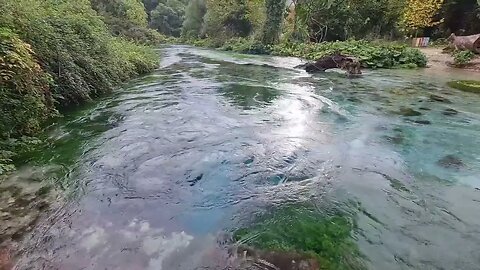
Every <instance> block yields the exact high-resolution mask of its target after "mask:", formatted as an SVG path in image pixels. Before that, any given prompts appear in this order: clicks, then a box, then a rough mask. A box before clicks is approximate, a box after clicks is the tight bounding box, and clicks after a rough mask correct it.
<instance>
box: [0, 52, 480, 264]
mask: <svg viewBox="0 0 480 270" xmlns="http://www.w3.org/2000/svg"><path fill="white" fill-rule="evenodd" d="M161 54H162V57H161V68H160V69H159V70H157V71H156V72H154V73H153V74H151V75H149V76H146V77H144V78H141V79H138V80H135V81H132V82H131V83H129V84H128V85H126V86H125V87H123V88H122V89H119V90H118V91H117V92H115V94H113V95H112V96H109V97H105V98H103V99H102V100H101V101H99V102H96V103H93V104H90V105H89V106H87V107H85V108H83V109H81V110H79V111H76V112H72V113H70V114H68V115H67V116H66V117H65V119H64V120H63V121H60V122H59V123H58V124H56V125H54V126H53V127H52V128H51V129H50V131H49V133H48V136H49V137H50V142H51V143H49V144H48V145H46V146H45V147H43V148H41V149H40V150H38V151H37V152H35V153H30V155H31V156H28V155H27V157H26V158H25V160H26V163H27V164H29V166H28V167H26V168H24V169H23V170H21V172H25V170H27V171H31V170H33V171H35V172H37V173H38V171H41V172H42V173H41V175H49V176H50V178H48V179H49V180H48V181H50V182H49V183H50V185H51V186H53V187H55V188H54V190H56V191H55V192H53V191H52V192H51V194H50V195H48V196H50V197H55V198H58V199H57V201H55V200H52V199H48V196H47V197H46V199H44V200H46V201H48V202H49V204H51V206H50V209H53V210H49V211H44V210H42V209H43V208H42V209H41V210H40V213H43V214H42V215H39V217H38V218H36V219H35V223H34V224H35V225H29V226H30V227H29V228H28V230H27V229H26V231H30V233H26V235H25V236H23V237H17V238H20V240H18V239H17V240H16V241H17V242H18V243H19V244H16V245H14V246H15V249H17V250H18V265H17V266H18V269H166V270H175V269H225V267H226V265H227V264H228V259H227V258H226V254H225V252H224V249H223V248H224V247H223V246H224V243H223V241H222V239H224V238H226V237H225V235H228V234H229V233H231V232H233V231H235V230H236V229H237V228H240V227H243V226H248V224H249V223H251V222H252V220H253V219H254V218H253V217H255V216H257V215H258V214H259V213H266V212H272V211H275V209H276V208H279V207H281V206H282V205H292V204H293V205H302V204H311V205H315V206H316V209H317V211H318V212H319V213H321V214H322V215H324V216H328V215H332V213H338V212H342V213H346V214H348V215H349V216H350V217H351V218H352V219H354V221H355V224H356V225H355V226H356V228H355V230H352V233H351V238H352V240H353V241H354V242H355V243H356V245H358V249H359V251H360V253H361V254H362V260H363V261H364V262H365V265H366V266H367V267H368V268H369V269H478V267H479V265H480V252H479V250H480V215H478V213H479V211H480V177H479V176H480V139H479V137H478V134H479V131H480V107H479V106H478V104H479V102H480V96H478V95H475V94H470V93H462V92H459V91H457V90H454V89H450V88H448V87H447V86H445V82H446V81H448V80H449V79H450V78H449V76H455V78H458V76H462V75H456V74H455V75H451V74H430V73H428V71H419V70H412V71H400V70H392V71H366V72H365V75H364V76H363V77H362V78H359V79H353V80H351V79H347V78H346V77H345V76H344V75H343V74H341V73H339V72H328V73H325V74H317V75H309V74H307V73H305V72H303V71H299V70H294V69H293V68H292V67H294V66H295V65H297V64H299V63H300V60H298V59H294V58H280V57H270V56H245V55H236V54H230V53H225V52H216V51H210V50H204V49H198V48H191V47H183V46H172V47H166V48H163V49H162V50H161ZM52 174H53V175H54V177H51V175H52ZM17 178H18V177H17ZM53 193H54V194H55V195H52V194H53ZM59 194H61V195H59ZM44 198H45V196H44ZM31 204H32V203H30V204H29V205H31ZM7 210H8V209H7ZM7 210H5V211H7ZM12 245H13V244H12Z"/></svg>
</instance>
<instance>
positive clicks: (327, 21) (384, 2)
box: [295, 0, 405, 41]
mask: <svg viewBox="0 0 480 270" xmlns="http://www.w3.org/2000/svg"><path fill="white" fill-rule="evenodd" d="M404 7H405V0H379V1H359V0H317V1H308V0H306V1H298V3H297V5H296V7H295V13H296V16H297V20H300V22H301V23H303V24H306V25H308V28H309V30H310V38H311V40H315V41H336V40H347V39H350V38H356V39H361V38H378V37H393V36H395V35H397V24H398V21H399V18H400V16H401V14H402V11H403V9H404Z"/></svg>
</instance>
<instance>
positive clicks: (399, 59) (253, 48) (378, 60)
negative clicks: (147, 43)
mask: <svg viewBox="0 0 480 270" xmlns="http://www.w3.org/2000/svg"><path fill="white" fill-rule="evenodd" d="M180 42H185V43H187V44H191V45H195V46H201V47H210V48H217V49H221V50H226V51H234V52H238V53H246V54H268V55H277V56H293V57H299V58H303V59H307V60H316V59H318V58H320V57H323V56H325V55H329V54H333V53H336V52H338V53H342V54H346V55H350V56H354V57H357V58H358V59H359V60H360V62H361V63H362V66H363V67H365V68H373V69H376V68H417V67H426V65H427V58H426V56H425V55H424V54H423V53H422V52H421V51H420V50H418V49H415V48H410V47H408V46H406V45H403V44H398V43H392V42H370V41H365V40H349V41H336V42H322V43H291V42H281V43H278V44H274V45H264V44H262V43H260V42H257V41H255V40H254V39H250V38H248V39H247V38H235V39H230V40H227V41H225V42H220V43H219V42H218V41H216V40H211V39H200V40H186V41H185V40H183V41H180ZM219 44H220V45H219Z"/></svg>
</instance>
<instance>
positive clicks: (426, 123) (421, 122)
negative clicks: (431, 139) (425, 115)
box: [413, 119, 432, 125]
mask: <svg viewBox="0 0 480 270" xmlns="http://www.w3.org/2000/svg"><path fill="white" fill-rule="evenodd" d="M413 122H414V123H416V124H419V125H431V124H432V122H430V121H429V120H421V119H420V120H415V121H413Z"/></svg>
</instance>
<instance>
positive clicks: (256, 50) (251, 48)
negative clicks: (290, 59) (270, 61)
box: [221, 38, 271, 54]
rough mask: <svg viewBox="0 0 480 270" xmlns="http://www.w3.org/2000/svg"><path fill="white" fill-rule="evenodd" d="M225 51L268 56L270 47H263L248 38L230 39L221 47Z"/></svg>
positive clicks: (258, 42)
mask: <svg viewBox="0 0 480 270" xmlns="http://www.w3.org/2000/svg"><path fill="white" fill-rule="evenodd" d="M221 49H222V50H225V51H234V52H238V53H248V54H270V53H271V50H270V46H268V45H263V44H262V43H261V42H260V41H256V40H253V39H248V38H234V39H230V40H228V41H227V42H225V44H224V45H223V46H222V47H221Z"/></svg>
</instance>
